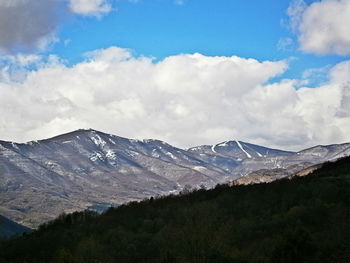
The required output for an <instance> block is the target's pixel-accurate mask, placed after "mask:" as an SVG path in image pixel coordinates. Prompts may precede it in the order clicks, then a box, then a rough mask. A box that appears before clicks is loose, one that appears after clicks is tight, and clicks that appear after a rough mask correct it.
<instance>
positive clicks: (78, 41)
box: [49, 0, 344, 78]
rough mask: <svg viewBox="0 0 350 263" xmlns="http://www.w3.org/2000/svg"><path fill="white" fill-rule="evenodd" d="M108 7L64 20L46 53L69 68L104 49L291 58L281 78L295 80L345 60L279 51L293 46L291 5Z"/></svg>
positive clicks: (227, 2) (160, 0)
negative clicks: (100, 13)
mask: <svg viewBox="0 0 350 263" xmlns="http://www.w3.org/2000/svg"><path fill="white" fill-rule="evenodd" d="M309 2H311V1H309ZM112 3H113V8H114V11H111V12H110V13H109V14H107V15H106V16H104V17H102V18H100V19H96V18H95V17H79V18H77V17H75V18H71V19H67V20H66V21H65V23H64V24H63V25H62V26H61V27H60V29H59V34H58V36H59V38H60V40H61V41H60V42H59V43H57V44H55V45H54V46H53V49H51V50H50V51H49V53H54V54H58V55H59V56H60V57H62V58H65V59H66V60H67V61H69V62H70V63H76V62H77V61H80V60H82V54H83V53H85V52H88V51H91V50H95V49H101V48H107V47H109V46H118V47H124V48H129V49H132V50H133V51H134V52H135V54H137V55H140V56H141V55H145V56H151V57H154V58H155V59H156V60H161V59H163V58H165V57H167V56H171V55H177V54H182V53H196V52H199V53H201V54H204V55H207V56H232V55H236V56H240V57H245V58H255V59H258V60H281V59H290V58H293V59H291V62H290V64H291V66H290V68H289V70H288V71H287V72H286V73H285V74H284V77H286V78H300V77H301V76H302V73H303V71H304V70H306V69H308V68H320V67H324V66H327V65H334V64H336V63H338V62H340V61H342V60H344V57H343V56H337V55H324V54H323V55H314V54H308V53H305V52H302V51H300V50H299V49H298V45H297V44H296V43H293V44H292V46H291V47H287V48H286V49H281V48H278V42H279V40H280V39H281V38H286V37H289V38H291V39H293V40H294V41H296V35H295V34H294V33H293V32H292V30H291V29H290V28H289V27H288V19H289V18H288V16H287V14H286V12H287V8H288V6H289V5H290V1H273V0H268V1H260V0H255V1H232V0H221V1H219V2H218V1H210V0H209V1H208V0H207V1H205V0H204V1H203V0H187V1H185V2H184V3H183V4H175V3H174V1H172V0H143V1H139V2H137V3H134V2H128V1H117V2H112ZM65 40H66V44H65V42H64V41H65ZM67 41H68V42H69V43H68V44H67Z"/></svg>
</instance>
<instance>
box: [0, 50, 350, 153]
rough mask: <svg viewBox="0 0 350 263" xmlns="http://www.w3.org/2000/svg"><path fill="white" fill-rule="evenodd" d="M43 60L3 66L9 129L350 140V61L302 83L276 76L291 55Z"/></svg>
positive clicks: (3, 129) (270, 142)
mask: <svg viewBox="0 0 350 263" xmlns="http://www.w3.org/2000/svg"><path fill="white" fill-rule="evenodd" d="M27 60H29V61H30V58H28V59H27ZM41 60H42V62H41V64H40V63H39V62H38V61H36V62H35V63H36V65H39V66H37V69H36V70H32V69H28V66H25V65H22V66H18V68H21V70H22V78H21V79H20V80H18V79H14V77H13V76H14V74H13V72H12V73H9V72H8V71H6V70H3V72H2V76H3V78H2V79H1V80H0V111H1V113H2V114H1V115H0V138H1V139H6V140H15V141H27V140H32V139H39V138H45V137H50V136H54V135H57V134H60V133H63V132H67V131H71V130H74V129H78V128H90V127H91V128H94V129H98V130H102V131H106V132H110V133H113V134H118V135H121V136H125V137H131V138H158V139H163V140H166V141H168V142H170V143H172V144H175V145H177V146H182V147H189V146H194V145H198V144H205V143H217V142H220V141H223V140H229V139H235V138H237V139H241V140H245V141H249V142H253V143H259V144H263V145H267V146H274V147H282V148H288V149H300V148H304V147H306V146H311V145H314V144H318V143H336V142H342V141H349V140H350V136H349V134H350V111H349V106H348V105H350V88H349V87H350V85H349V81H350V77H349V76H350V61H347V62H343V63H340V64H338V65H336V66H335V67H333V68H331V69H330V70H329V80H328V82H327V83H326V84H325V85H323V86H319V87H316V88H312V89H311V88H307V87H303V88H301V89H296V87H299V86H300V82H299V81H297V80H283V81H279V82H273V81H272V79H273V78H274V77H275V76H277V75H279V74H282V73H283V72H284V71H285V70H286V69H287V67H288V65H287V63H286V62H285V61H257V60H255V59H245V58H240V57H235V56H233V57H208V56H204V55H201V54H183V55H177V56H171V57H167V58H165V59H164V60H162V61H159V62H154V61H153V60H152V59H151V58H148V57H135V56H133V55H132V53H131V52H130V51H129V50H126V49H121V48H117V47H111V48H108V49H103V50H96V51H93V52H90V53H88V54H86V60H84V61H82V62H80V63H78V64H76V65H73V66H66V65H65V64H64V63H63V62H62V61H61V60H60V59H59V58H57V57H51V58H50V59H47V58H46V59H44V58H42V59H41ZM22 61H26V59H22ZM34 61H35V60H34ZM33 63H34V62H33ZM24 64H25V63H24Z"/></svg>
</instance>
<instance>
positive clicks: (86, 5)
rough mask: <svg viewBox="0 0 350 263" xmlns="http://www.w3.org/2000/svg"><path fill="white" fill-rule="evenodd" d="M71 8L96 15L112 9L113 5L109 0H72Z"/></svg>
mask: <svg viewBox="0 0 350 263" xmlns="http://www.w3.org/2000/svg"><path fill="white" fill-rule="evenodd" d="M69 8H70V10H71V11H72V12H74V13H76V14H79V15H84V16H96V17H100V16H102V15H104V14H106V13H109V12H110V11H111V10H112V6H111V4H110V3H109V2H108V1H107V0H70V3H69Z"/></svg>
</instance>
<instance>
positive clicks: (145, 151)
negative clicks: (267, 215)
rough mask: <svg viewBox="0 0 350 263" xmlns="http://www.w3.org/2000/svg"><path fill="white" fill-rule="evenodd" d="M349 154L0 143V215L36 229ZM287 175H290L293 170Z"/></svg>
mask: <svg viewBox="0 0 350 263" xmlns="http://www.w3.org/2000/svg"><path fill="white" fill-rule="evenodd" d="M347 155H350V144H339V145H330V146H317V147H314V148H310V149H307V150H304V151H301V152H297V153H294V152H290V151H282V150H276V149H271V148H266V147H262V146H258V145H253V144H249V143H246V142H242V141H227V142H222V143H219V144H216V145H203V146H198V147H194V148H191V149H180V148H177V147H174V146H171V145H169V144H168V143H166V142H162V141H159V140H133V139H127V138H122V137H119V136H115V135H111V134H106V133H103V132H99V131H95V130H91V129H90V130H77V131H74V132H70V133H67V134H62V135H59V136H56V137H54V138H50V139H46V140H41V141H32V142H28V143H14V142H5V141H0V191H1V193H2V198H1V199H0V210H1V214H2V215H4V216H6V217H7V218H9V219H11V220H13V221H16V222H18V223H20V224H22V225H25V226H28V227H31V228H36V227H37V226H38V225H39V224H41V223H43V222H47V221H48V220H51V219H53V218H55V217H57V216H58V215H59V214H61V213H62V212H66V213H69V212H73V211H81V210H84V209H87V208H93V209H96V210H98V211H103V210H104V209H106V208H108V207H110V206H117V205H120V204H123V203H126V202H128V201H132V200H142V199H144V198H149V197H151V196H157V195H167V194H169V193H178V192H179V191H181V190H182V189H183V188H184V187H185V186H186V185H191V186H192V187H199V186H201V185H203V186H205V187H206V188H211V187H214V186H215V185H217V184H222V183H226V182H229V181H233V180H235V179H237V178H239V177H242V176H245V175H248V174H250V173H251V172H254V171H257V170H260V169H276V168H278V169H285V170H286V171H285V173H284V174H290V171H289V168H288V167H294V168H295V167H296V168H297V169H303V168H305V167H308V166H310V165H313V164H316V163H322V162H324V161H327V160H332V159H336V158H339V157H341V156H347ZM294 168H293V172H294V171H295V169H294Z"/></svg>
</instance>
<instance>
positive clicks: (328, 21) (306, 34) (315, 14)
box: [287, 0, 350, 55]
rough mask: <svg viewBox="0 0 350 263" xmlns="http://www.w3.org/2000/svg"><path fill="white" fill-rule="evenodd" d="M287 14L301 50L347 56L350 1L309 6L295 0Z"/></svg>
mask: <svg viewBox="0 0 350 263" xmlns="http://www.w3.org/2000/svg"><path fill="white" fill-rule="evenodd" d="M287 14H288V15H289V17H290V22H291V27H292V28H293V29H294V31H295V32H296V33H297V34H298V40H299V43H300V49H301V50H303V51H305V52H309V53H316V54H338V55H350V0H322V1H319V2H314V3H312V4H311V5H310V6H307V5H306V4H305V2H304V1H303V0H295V1H293V2H292V4H291V6H290V7H289V8H288V11H287Z"/></svg>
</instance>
